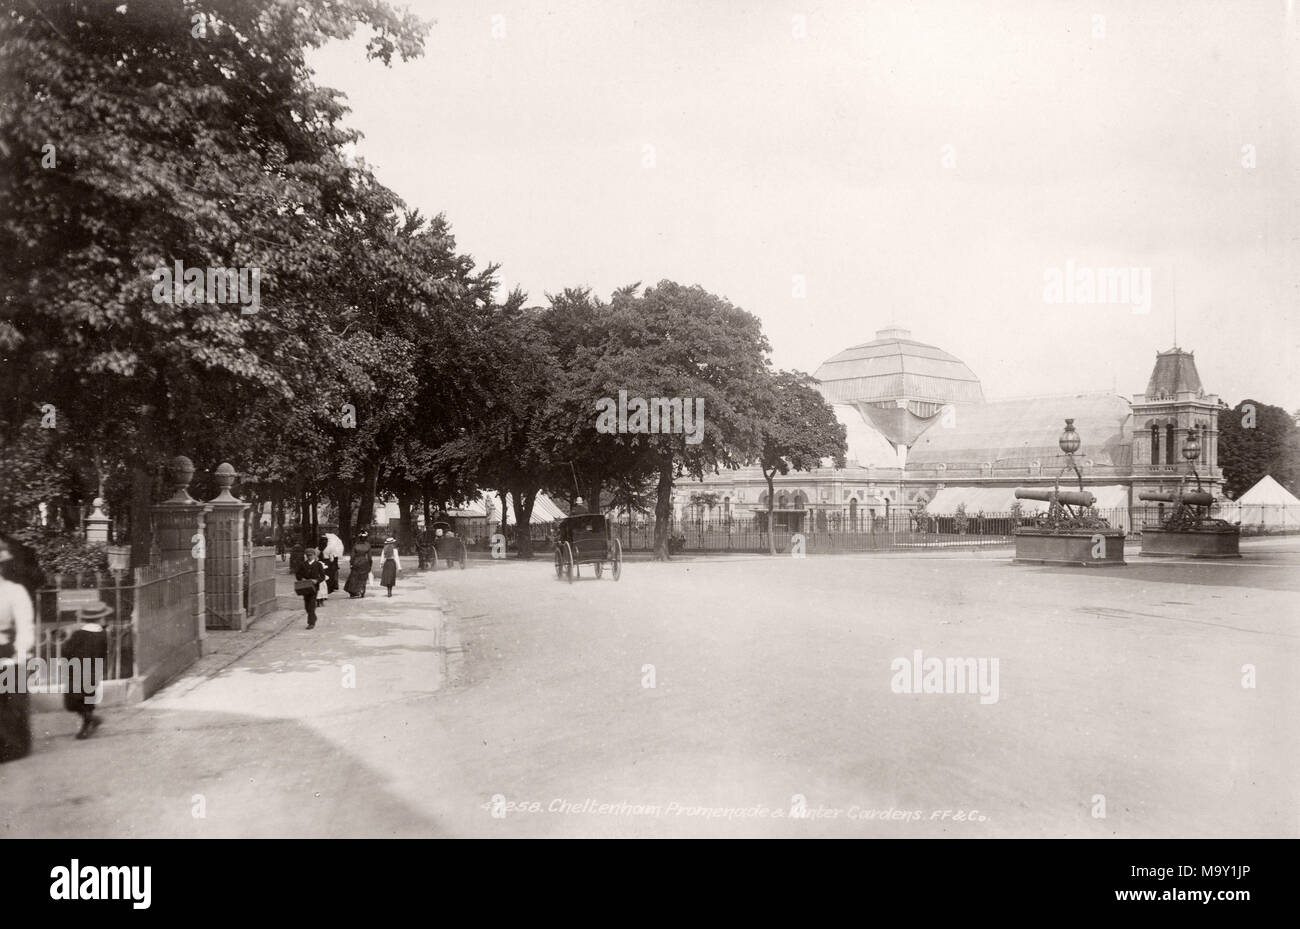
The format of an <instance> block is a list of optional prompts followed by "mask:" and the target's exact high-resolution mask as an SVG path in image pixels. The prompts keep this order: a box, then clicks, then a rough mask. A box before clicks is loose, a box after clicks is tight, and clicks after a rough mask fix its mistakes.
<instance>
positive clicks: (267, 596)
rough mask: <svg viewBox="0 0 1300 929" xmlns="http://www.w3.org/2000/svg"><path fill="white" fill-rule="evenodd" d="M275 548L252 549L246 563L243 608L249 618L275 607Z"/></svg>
mask: <svg viewBox="0 0 1300 929" xmlns="http://www.w3.org/2000/svg"><path fill="white" fill-rule="evenodd" d="M275 557H276V556H275V549H274V548H255V549H253V551H252V553H251V555H250V557H249V564H248V575H247V577H248V594H247V598H246V599H245V601H244V608H245V609H246V610H247V611H248V617H249V619H252V618H253V617H255V616H260V615H262V613H264V612H266V611H269V610H274V609H275Z"/></svg>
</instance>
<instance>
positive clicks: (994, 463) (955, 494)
mask: <svg viewBox="0 0 1300 929" xmlns="http://www.w3.org/2000/svg"><path fill="white" fill-rule="evenodd" d="M814 377H815V378H816V379H817V381H818V383H819V386H818V389H819V390H820V391H821V393H822V395H823V396H824V397H825V398H826V401H827V402H828V403H829V404H830V406H831V409H832V410H833V411H834V413H835V416H836V418H837V419H838V420H839V421H840V422H841V423H843V424H844V426H845V429H846V433H847V443H848V452H847V454H846V456H845V457H846V461H845V467H843V468H835V467H831V466H830V465H831V462H830V461H829V460H828V461H826V462H824V464H825V465H826V466H825V467H822V468H818V469H816V470H813V471H799V472H791V473H790V474H787V475H777V477H776V478H775V481H774V487H775V493H776V506H775V508H774V520H773V521H774V524H775V525H776V527H777V528H778V529H782V530H788V531H791V532H798V531H817V530H826V529H830V530H835V529H848V528H857V529H861V528H863V527H864V525H865V526H866V527H871V526H873V525H879V524H880V522H881V521H885V522H886V523H897V521H898V520H899V518H900V517H902V518H905V516H906V514H908V513H910V512H911V511H913V510H915V509H916V508H917V507H919V506H922V505H924V506H926V508H927V509H928V510H929V512H931V513H934V514H943V513H952V512H954V511H955V510H956V509H957V507H958V506H964V507H965V510H966V512H968V513H969V514H971V515H975V514H977V513H979V512H983V513H986V514H990V515H991V514H994V513H1006V512H1008V511H1009V510H1010V508H1011V505H1012V503H1013V501H1014V490H1015V488H1016V487H1026V486H1029V487H1032V486H1042V487H1051V486H1053V484H1055V483H1056V482H1057V481H1058V480H1059V481H1060V482H1061V484H1062V486H1077V478H1076V477H1075V475H1074V472H1073V471H1072V470H1070V469H1069V467H1068V461H1067V459H1066V457H1065V455H1063V454H1062V453H1061V451H1060V448H1059V446H1058V444H1057V440H1058V438H1059V436H1060V434H1061V431H1062V429H1063V427H1064V423H1065V420H1066V419H1073V420H1074V424H1075V428H1076V429H1077V431H1078V433H1079V434H1080V436H1082V439H1083V446H1082V447H1081V448H1080V450H1079V452H1078V453H1077V454H1076V456H1075V460H1076V462H1077V463H1078V465H1079V466H1080V468H1081V469H1082V471H1083V477H1084V485H1085V486H1086V487H1087V488H1088V489H1089V490H1090V491H1092V493H1093V494H1094V495H1095V496H1096V497H1097V506H1098V508H1099V509H1103V510H1109V509H1118V508H1125V509H1127V508H1128V507H1130V506H1136V505H1140V503H1139V501H1138V499H1137V495H1138V494H1139V493H1141V492H1142V491H1145V490H1171V489H1173V488H1174V487H1175V486H1176V485H1177V484H1178V483H1179V481H1180V480H1181V479H1182V477H1183V476H1184V475H1187V474H1189V473H1190V466H1189V464H1188V462H1187V461H1186V460H1185V459H1184V457H1183V455H1182V450H1183V448H1184V446H1185V444H1186V442H1187V438H1188V436H1189V434H1190V433H1191V431H1192V430H1194V429H1195V430H1198V435H1199V436H1200V443H1201V455H1200V458H1199V460H1197V461H1196V462H1194V465H1195V467H1196V470H1197V472H1198V473H1199V476H1200V478H1201V480H1202V483H1203V484H1204V485H1205V486H1207V487H1208V488H1209V489H1214V488H1215V487H1217V486H1219V485H1220V484H1221V483H1222V477H1223V475H1222V471H1221V470H1220V469H1219V467H1218V413H1219V409H1220V403H1219V398H1218V397H1217V396H1216V395H1214V394H1207V393H1206V392H1205V391H1204V389H1203V388H1202V386H1201V380H1200V376H1199V374H1198V373H1197V370H1196V360H1195V358H1194V356H1193V355H1192V353H1191V352H1186V351H1183V350H1182V349H1179V348H1172V349H1170V350H1169V351H1166V352H1159V353H1157V355H1156V360H1155V365H1154V367H1153V369H1152V371H1151V374H1150V377H1149V378H1148V380H1147V387H1146V390H1145V392H1143V393H1141V394H1135V395H1133V396H1132V397H1131V398H1125V397H1121V396H1118V395H1116V394H1113V393H1107V392H1094V393H1077V394H1066V395H1055V396H1040V397H1028V398H1023V399H1016V400H1002V401H995V402H989V401H986V400H985V399H984V394H983V389H982V388H981V386H980V382H979V379H978V378H977V377H976V376H975V374H974V373H973V372H972V371H971V370H970V368H968V367H967V366H966V365H965V364H964V363H963V362H962V361H961V360H960V359H958V358H956V357H954V356H953V355H951V354H949V353H948V352H945V351H943V350H942V349H939V348H936V347H935V346H933V345H927V344H925V343H923V342H918V341H915V340H914V339H912V337H911V333H910V332H908V331H907V330H905V329H897V328H894V329H885V330H882V331H880V332H877V333H876V338H875V339H873V340H872V341H870V342H866V343H863V344H861V345H855V346H852V347H851V348H848V349H845V350H844V351H842V352H840V353H839V354H837V355H834V356H832V357H831V358H829V359H828V360H827V361H826V362H825V363H824V364H823V365H821V367H819V368H818V369H817V371H816V372H815V374H814ZM674 507H675V511H676V514H677V516H678V518H679V519H683V520H692V519H696V518H705V519H718V518H724V519H725V518H732V519H747V518H758V519H762V518H765V517H761V516H759V515H758V514H761V513H765V512H766V510H767V482H766V481H765V480H764V478H763V474H762V472H761V470H760V469H758V468H757V467H750V468H740V469H736V470H728V471H724V472H722V473H720V474H716V475H708V476H707V477H706V479H705V480H703V481H688V482H683V483H681V484H679V485H678V487H677V488H676V489H675V491H674ZM1026 508H1027V509H1033V508H1034V507H1032V506H1029V507H1026Z"/></svg>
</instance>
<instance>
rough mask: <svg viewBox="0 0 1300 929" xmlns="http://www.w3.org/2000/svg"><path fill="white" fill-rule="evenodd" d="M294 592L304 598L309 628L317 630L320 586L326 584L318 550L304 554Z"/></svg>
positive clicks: (296, 574) (296, 576)
mask: <svg viewBox="0 0 1300 929" xmlns="http://www.w3.org/2000/svg"><path fill="white" fill-rule="evenodd" d="M293 576H294V578H295V579H296V580H295V582H294V585H293V592H294V593H296V594H297V595H298V596H300V597H302V605H303V606H304V607H305V608H306V610H307V628H308V629H315V628H316V607H317V606H318V605H319V599H320V585H321V584H323V583H324V582H325V567H324V565H322V564H321V563H320V560H319V557H318V553H317V551H316V549H314V548H309V549H307V551H306V552H304V553H303V563H302V565H301V566H300V567H299V568H298V570H297V571H296V572H294V575H293Z"/></svg>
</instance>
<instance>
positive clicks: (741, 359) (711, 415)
mask: <svg viewBox="0 0 1300 929" xmlns="http://www.w3.org/2000/svg"><path fill="white" fill-rule="evenodd" d="M611 310H612V312H611V313H610V315H609V325H608V333H607V337H606V341H605V343H604V346H603V351H602V353H601V355H600V357H599V358H598V359H594V363H593V365H592V370H591V377H590V378H589V380H588V385H589V386H588V401H587V402H588V403H590V404H591V406H590V407H589V410H590V412H589V413H588V417H589V419H588V422H590V423H591V426H590V428H591V429H592V430H595V428H596V416H595V402H596V401H597V400H599V399H600V398H602V397H610V398H615V397H617V396H618V391H619V390H626V391H627V393H628V396H629V397H643V398H647V399H649V398H656V397H660V398H677V399H680V400H681V401H682V402H683V405H685V404H687V403H691V404H694V403H695V402H696V401H697V400H700V401H703V417H702V427H701V433H700V435H699V441H698V442H696V441H692V442H687V441H686V439H687V436H686V435H684V434H672V433H669V434H664V433H659V434H628V435H625V436H622V437H621V438H622V440H623V441H624V442H626V443H627V445H629V446H630V447H631V448H633V449H635V451H636V454H637V458H638V464H639V467H637V468H636V469H633V470H641V471H645V472H647V473H653V474H654V475H655V476H656V485H655V558H656V559H659V560H667V559H668V557H669V554H668V532H669V523H670V520H671V516H672V492H673V483H674V480H675V479H676V478H677V477H678V476H681V475H690V476H692V477H695V478H696V479H700V478H702V477H703V476H704V473H705V472H706V471H716V470H717V469H718V468H722V467H738V466H740V465H741V464H743V463H744V462H745V461H747V460H750V459H752V458H753V456H755V455H756V454H757V453H758V451H759V448H760V436H761V432H760V419H761V416H762V409H761V404H760V403H759V402H758V399H759V398H760V397H761V388H762V385H763V382H764V378H765V377H766V376H767V352H768V349H769V346H768V343H767V338H766V337H765V336H764V335H763V331H762V326H761V324H760V323H759V321H758V319H757V317H755V316H753V315H751V314H749V313H747V312H745V311H744V310H742V309H740V308H739V307H736V306H733V305H732V304H731V303H730V302H729V301H727V300H726V299H725V298H722V297H719V296H716V295H714V294H711V293H709V292H708V291H706V290H704V289H703V288H702V287H699V286H693V287H685V286H683V285H681V284H677V283H674V282H672V281H661V282H660V283H659V284H657V285H655V286H654V287H650V288H647V289H646V291H645V292H644V293H643V294H641V295H640V296H637V295H636V294H635V293H632V292H631V291H630V289H628V290H625V291H621V292H619V293H616V294H615V295H614V299H613V301H612V302H611Z"/></svg>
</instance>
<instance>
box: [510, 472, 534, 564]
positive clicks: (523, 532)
mask: <svg viewBox="0 0 1300 929" xmlns="http://www.w3.org/2000/svg"><path fill="white" fill-rule="evenodd" d="M511 496H512V497H513V498H514V501H515V534H516V536H517V538H516V539H515V542H516V545H517V548H518V551H519V557H520V558H532V557H533V533H532V519H533V504H534V503H536V502H537V488H533V489H531V490H528V491H526V492H524V493H520V492H519V490H518V489H516V490H515V491H514V492H513V493H512V494H511Z"/></svg>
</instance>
